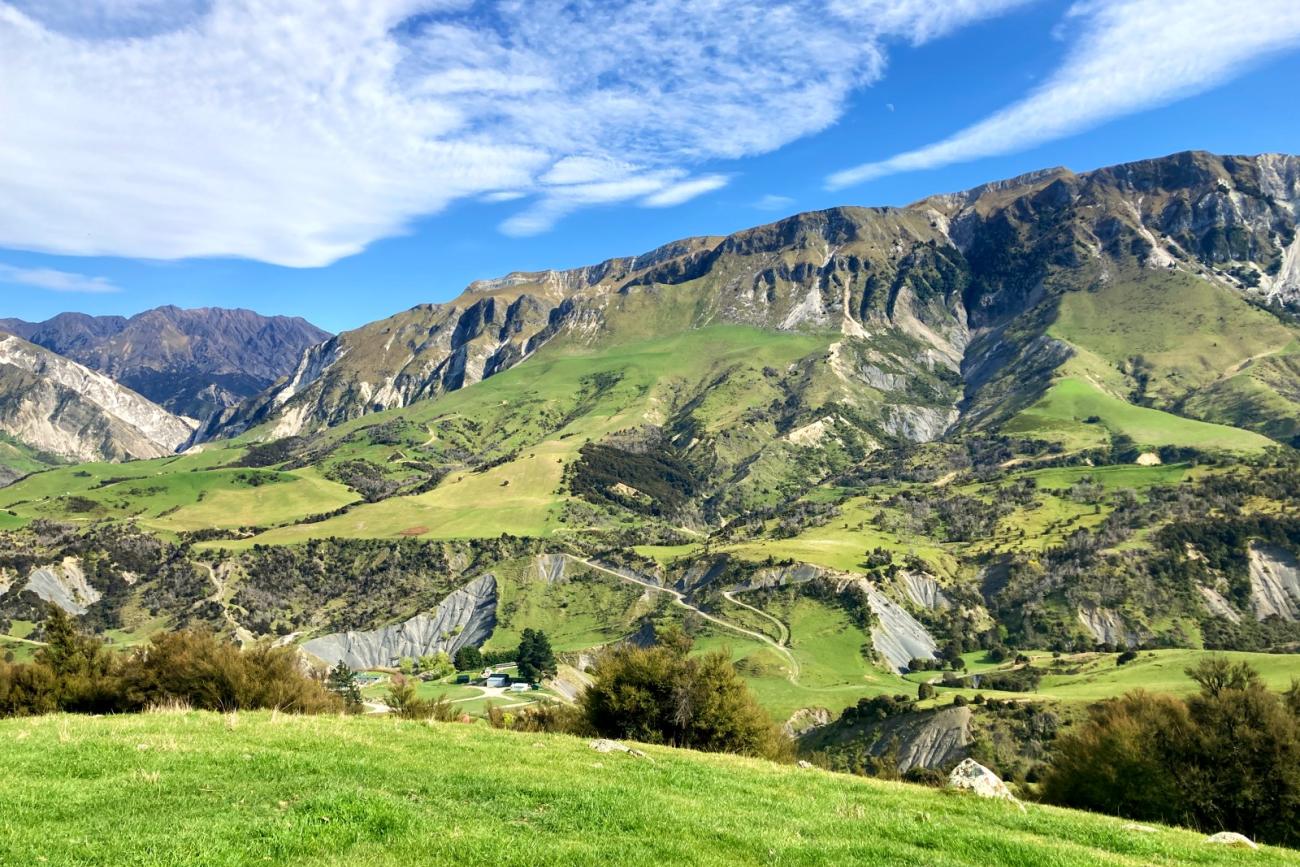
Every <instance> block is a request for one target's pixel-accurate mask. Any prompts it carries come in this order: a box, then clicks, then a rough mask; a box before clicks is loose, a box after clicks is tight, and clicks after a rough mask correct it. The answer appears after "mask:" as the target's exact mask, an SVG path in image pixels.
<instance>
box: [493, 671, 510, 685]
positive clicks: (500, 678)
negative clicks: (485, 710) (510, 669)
mask: <svg viewBox="0 0 1300 867" xmlns="http://www.w3.org/2000/svg"><path fill="white" fill-rule="evenodd" d="M509 684H510V678H509V677H507V676H506V675H504V674H494V675H492V676H491V677H489V678H488V679H487V685H488V686H491V687H498V686H508V685H509Z"/></svg>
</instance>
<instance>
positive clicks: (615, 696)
mask: <svg viewBox="0 0 1300 867" xmlns="http://www.w3.org/2000/svg"><path fill="white" fill-rule="evenodd" d="M689 649H690V640H689V639H687V638H685V636H682V635H681V634H680V632H678V631H676V630H669V631H668V632H667V633H666V634H665V635H664V636H662V637H661V639H660V642H659V643H658V644H656V645H655V646H653V647H650V648H640V647H634V646H630V645H622V646H619V647H616V648H613V649H611V650H608V651H606V652H605V653H604V654H603V655H602V656H601V657H600V659H599V660H598V661H597V662H596V665H595V667H594V668H593V670H592V676H593V678H594V682H593V683H592V685H591V686H590V687H588V688H587V690H586V692H584V693H583V696H582V699H581V704H580V708H581V710H582V715H583V718H584V719H585V721H586V723H587V725H588V727H589V728H590V729H591V731H593V732H594V733H596V734H598V735H601V736H602V737H610V738H625V739H628V740H635V741H642V742H645V743H652V744H667V745H669V746H675V747H685V748H688V749H697V750H704V751H707V752H729V753H739V754H741V755H749V756H762V757H766V758H772V759H789V758H790V757H791V756H792V747H793V745H792V743H791V741H790V739H789V738H788V737H786V736H785V735H784V734H782V732H781V731H780V729H778V728H777V726H776V725H775V724H774V723H773V722H772V720H771V719H770V718H769V717H768V715H767V712H766V711H764V710H763V708H762V707H760V706H759V704H758V702H757V701H755V699H754V696H753V695H752V694H751V693H750V691H749V688H748V687H747V686H746V685H745V682H744V681H743V680H741V679H740V676H739V675H738V674H737V673H736V669H735V666H733V665H732V663H731V657H730V655H729V654H727V653H726V652H723V651H715V652H713V653H708V654H705V655H703V656H698V657H691V656H688V655H687V652H688V650H689Z"/></svg>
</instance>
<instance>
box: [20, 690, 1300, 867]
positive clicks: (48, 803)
mask: <svg viewBox="0 0 1300 867" xmlns="http://www.w3.org/2000/svg"><path fill="white" fill-rule="evenodd" d="M0 740H3V741H4V742H5V745H6V746H5V749H4V750H0V773H3V774H4V776H5V779H6V781H7V783H6V786H5V787H4V790H3V793H0V806H3V808H4V812H5V816H6V819H7V823H6V830H5V832H4V834H2V835H0V858H2V859H3V860H5V861H6V862H9V861H12V862H14V863H30V862H32V861H34V860H38V859H40V858H43V859H46V863H51V864H77V865H87V867H90V865H117V864H124V863H133V864H142V865H145V864H149V865H153V864H156V865H163V864H176V863H184V862H191V863H198V862H201V863H205V864H221V865H242V864H263V863H270V864H320V865H326V864H331V865H343V864H348V865H359V867H367V865H399V864H430V863H493V864H607V863H611V862H617V863H621V864H665V863H674V864H724V863H725V864H750V863H753V864H758V863H764V864H767V863H774V862H775V863H782V864H845V863H872V864H920V863H923V864H934V865H962V864H969V865H986V864H993V863H996V864H1006V865H1065V864H1069V865H1151V864H1168V865H1173V864H1206V865H1218V864H1247V863H1248V864H1296V863H1300V856H1297V855H1296V853H1294V852H1290V851H1287V850H1282V849H1275V848H1269V847H1265V848H1263V849H1261V850H1259V851H1256V852H1241V851H1238V850H1232V849H1228V848H1225V847H1222V846H1211V845H1207V844H1205V843H1204V842H1202V841H1203V836H1202V835H1199V834H1195V833H1192V832H1189V831H1182V830H1173V829H1166V828H1160V829H1157V830H1156V831H1155V832H1154V833H1138V832H1135V831H1132V830H1128V829H1126V828H1125V823H1124V822H1123V820H1120V819H1113V818H1109V817H1103V816H1095V815H1089V814H1086V813H1077V812H1072V811H1068V810H1061V809H1055V808H1050V807H1040V806H1037V805H1030V806H1029V807H1028V809H1027V810H1026V811H1025V812H1021V811H1020V810H1019V809H1017V808H1016V807H1014V806H1012V805H1010V804H1006V803H1002V802H990V801H985V800H981V799H978V798H975V797H973V796H972V797H961V796H955V795H951V794H949V793H944V792H938V791H935V790H933V789H926V788H922V787H918V786H909V785H905V784H899V783H882V782H876V781H872V780H866V779H862V778H855V777H849V776H844V775H839V774H829V773H826V772H822V771H810V770H799V769H796V768H793V767H788V766H778V765H772V764H769V763H766V762H760V761H755V760H748V759H740V758H735V757H730V756H719V755H706V754H699V753H691V752H685V751H676V750H670V749H665V748H657V747H646V748H645V752H646V753H647V754H648V758H644V759H640V758H636V757H633V756H630V755H627V754H624V753H612V754H606V755H602V754H599V753H595V752H592V751H591V750H590V749H589V748H588V747H587V745H586V743H585V742H584V741H581V740H578V739H574V738H568V737H561V736H551V735H531V734H524V735H521V734H513V733H508V732H497V731H493V730H490V729H486V728H483V727H480V726H462V725H455V724H432V725H429V724H421V723H412V722H406V723H403V722H395V721H392V720H380V719H355V718H352V719H349V718H336V717H287V716H283V715H279V716H276V715H268V714H265V713H250V714H240V715H238V716H237V717H236V716H233V715H232V716H230V717H222V716H220V715H216V714H197V713H196V714H151V715H143V716H136V717H116V718H100V719H87V718H69V717H58V716H51V717H44V718H41V719H36V720H7V721H4V722H0Z"/></svg>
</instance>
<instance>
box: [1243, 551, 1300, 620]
mask: <svg viewBox="0 0 1300 867" xmlns="http://www.w3.org/2000/svg"><path fill="white" fill-rule="evenodd" d="M1250 608H1251V611H1252V613H1254V615H1255V619H1256V620H1263V619H1265V618H1266V617H1271V616H1277V617H1281V618H1282V619H1283V620H1290V621H1295V620H1300V563H1298V562H1297V561H1296V558H1295V557H1293V556H1292V555H1291V553H1290V552H1288V551H1285V550H1283V549H1281V548H1277V547H1274V546H1272V545H1260V544H1257V543H1252V544H1251V546H1250Z"/></svg>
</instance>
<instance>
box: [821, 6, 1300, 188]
mask: <svg viewBox="0 0 1300 867" xmlns="http://www.w3.org/2000/svg"><path fill="white" fill-rule="evenodd" d="M1066 25H1067V26H1066V27H1065V28H1064V29H1063V30H1062V31H1061V34H1062V36H1063V37H1065V38H1068V34H1069V31H1070V30H1071V29H1073V28H1074V27H1079V28H1081V30H1082V33H1081V34H1080V35H1079V37H1078V39H1077V41H1076V43H1075V44H1074V46H1073V47H1072V48H1071V49H1070V50H1069V52H1068V54H1067V57H1066V59H1065V62H1064V63H1063V64H1062V66H1061V67H1060V68H1059V69H1058V70H1056V72H1055V73H1054V74H1053V75H1052V76H1051V77H1050V78H1048V80H1047V81H1046V82H1045V83H1044V84H1042V85H1041V86H1040V87H1038V88H1037V89H1036V90H1034V91H1033V92H1032V93H1031V94H1030V95H1029V96H1028V97H1026V98H1025V99H1023V100H1021V101H1020V102H1018V103H1015V104H1014V105H1011V106H1009V107H1008V108H1005V109H1003V110H1002V111H999V112H997V113H996V114H994V115H992V116H991V117H988V118H986V119H985V120H983V121H981V122H979V123H977V124H975V125H974V126H971V127H968V128H966V129H964V130H962V131H960V132H958V133H956V134H955V135H953V136H951V137H950V138H947V139H945V140H943V141H940V142H937V143H935V144H932V145H928V146H926V147H923V148H920V149H918V150H914V151H909V152H907V153H902V154H899V155H897V156H894V157H891V158H889V159H886V160H883V161H880V162H872V163H864V164H863V165H860V166H857V167H855V168H851V169H847V170H845V171H841V172H836V173H835V174H833V175H831V176H830V177H829V178H828V179H827V185H828V186H829V187H830V188H832V189H839V188H842V187H846V186H851V185H853V184H858V183H862V182H864V181H869V180H872V179H874V178H879V177H882V176H884V175H889V174H895V173H897V172H905V171H912V170H916V169H928V168H935V167H937V166H943V165H948V164H950V163H955V162H961V161H964V160H971V159H977V158H979V157H986V156H993V155H997V154H1004V153H1011V152H1013V151H1017V150H1023V149H1025V148H1029V147H1032V146H1034V145H1037V144H1041V143H1043V142H1046V141H1051V140H1053V139H1057V138H1060V137H1063V136H1067V135H1070V134H1073V133H1076V132H1080V131H1082V130H1084V129H1087V128H1089V127H1092V126H1095V125H1097V124H1100V123H1102V122H1104V121H1107V120H1110V119H1112V118H1115V117H1119V116H1122V115H1125V114H1130V113H1132V112H1135V111H1139V110H1142V109H1146V108H1150V107H1153V106H1158V105H1163V104H1166V103H1169V102H1173V101H1175V100H1178V99H1181V98H1183V97H1186V96H1189V95H1191V94H1194V93H1198V92H1201V91H1204V90H1207V89H1209V88H1211V87H1214V86H1215V85H1217V84H1219V83H1221V82H1223V81H1225V80H1227V79H1229V78H1231V77H1232V76H1234V75H1236V74H1238V73H1240V72H1241V71H1242V70H1244V69H1245V68H1247V67H1248V66H1249V65H1250V64H1252V63H1254V62H1257V61H1259V60H1260V59H1262V58H1264V57H1266V56H1267V55H1268V54H1269V53H1271V52H1276V51H1278V50H1280V49H1284V48H1287V47H1290V46H1294V45H1297V44H1300V2H1296V0H1250V2H1247V3H1238V4H1235V5H1233V6H1231V7H1230V8H1229V7H1225V6H1224V5H1223V3H1222V2H1219V0H1106V2H1101V0H1098V2H1087V3H1077V4H1075V5H1074V6H1073V7H1072V8H1071V9H1070V11H1069V13H1068V16H1067V21H1066Z"/></svg>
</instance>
